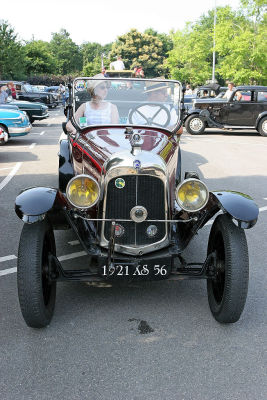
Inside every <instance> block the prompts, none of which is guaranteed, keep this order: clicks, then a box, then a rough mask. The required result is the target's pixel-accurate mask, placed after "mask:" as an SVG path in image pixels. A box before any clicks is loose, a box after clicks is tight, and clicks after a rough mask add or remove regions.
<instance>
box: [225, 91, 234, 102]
mask: <svg viewBox="0 0 267 400" xmlns="http://www.w3.org/2000/svg"><path fill="white" fill-rule="evenodd" d="M234 89H235V88H233V89H232V90H230V89H227V90H226V92H225V94H224V96H223V97H224V98H226V99H227V100H230V97H231V96H232V94H233V91H234Z"/></svg>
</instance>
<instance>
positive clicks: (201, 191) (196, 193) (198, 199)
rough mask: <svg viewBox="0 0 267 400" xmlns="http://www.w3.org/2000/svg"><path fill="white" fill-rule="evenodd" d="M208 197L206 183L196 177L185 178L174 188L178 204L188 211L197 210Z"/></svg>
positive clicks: (204, 203)
mask: <svg viewBox="0 0 267 400" xmlns="http://www.w3.org/2000/svg"><path fill="white" fill-rule="evenodd" d="M208 199H209V191H208V189H207V187H206V185H205V184H204V183H203V182H201V181H200V180H198V179H193V178H192V179H186V180H185V181H183V182H182V183H181V184H180V185H179V186H178V187H177V189H176V200H177V203H178V204H179V206H180V207H181V208H182V209H183V210H185V211H188V212H194V211H199V210H201V208H203V207H205V205H206V204H207V202H208Z"/></svg>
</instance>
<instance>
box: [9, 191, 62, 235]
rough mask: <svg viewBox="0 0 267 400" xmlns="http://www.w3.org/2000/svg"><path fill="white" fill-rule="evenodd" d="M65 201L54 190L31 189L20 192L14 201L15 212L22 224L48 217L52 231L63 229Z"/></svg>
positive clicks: (58, 192) (59, 193)
mask: <svg viewBox="0 0 267 400" xmlns="http://www.w3.org/2000/svg"><path fill="white" fill-rule="evenodd" d="M66 206H67V200H66V198H65V197H64V195H63V194H62V193H61V192H60V191H59V190H58V189H55V188H50V187H31V188H28V189H25V190H24V191H23V192H21V193H20V194H19V195H18V196H17V197H16V200H15V212H16V214H17V216H18V217H19V218H20V219H21V220H22V221H24V222H26V223H28V224H32V223H34V222H37V221H41V220H43V219H44V218H45V217H46V216H48V217H49V219H50V222H51V223H52V225H53V228H54V229H59V228H60V229H64V228H66V227H67V226H68V223H67V222H66V218H65V214H64V207H66Z"/></svg>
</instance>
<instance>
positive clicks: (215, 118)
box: [184, 86, 267, 137]
mask: <svg viewBox="0 0 267 400" xmlns="http://www.w3.org/2000/svg"><path fill="white" fill-rule="evenodd" d="M237 92H240V93H241V94H242V98H241V100H239V101H238V100H237V97H236V93H237ZM184 125H185V128H186V130H187V132H189V133H190V134H192V135H199V134H201V133H203V132H205V129H206V128H220V129H232V130H233V129H256V130H257V131H258V132H259V133H260V135H262V136H266V137H267V86H238V87H236V88H235V89H234V91H233V94H232V96H231V97H230V99H229V100H227V99H226V98H214V99H211V98H207V99H198V98H196V99H195V100H194V102H193V105H192V108H191V109H190V110H189V112H188V113H187V115H186V116H185V118H184Z"/></svg>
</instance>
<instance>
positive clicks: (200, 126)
mask: <svg viewBox="0 0 267 400" xmlns="http://www.w3.org/2000/svg"><path fill="white" fill-rule="evenodd" d="M185 128H186V130H187V132H188V133H190V134H191V135H200V134H201V133H203V132H204V131H205V129H206V122H205V121H204V119H203V118H202V117H200V116H199V115H198V114H193V115H190V117H188V118H187V119H186V121H185Z"/></svg>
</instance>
